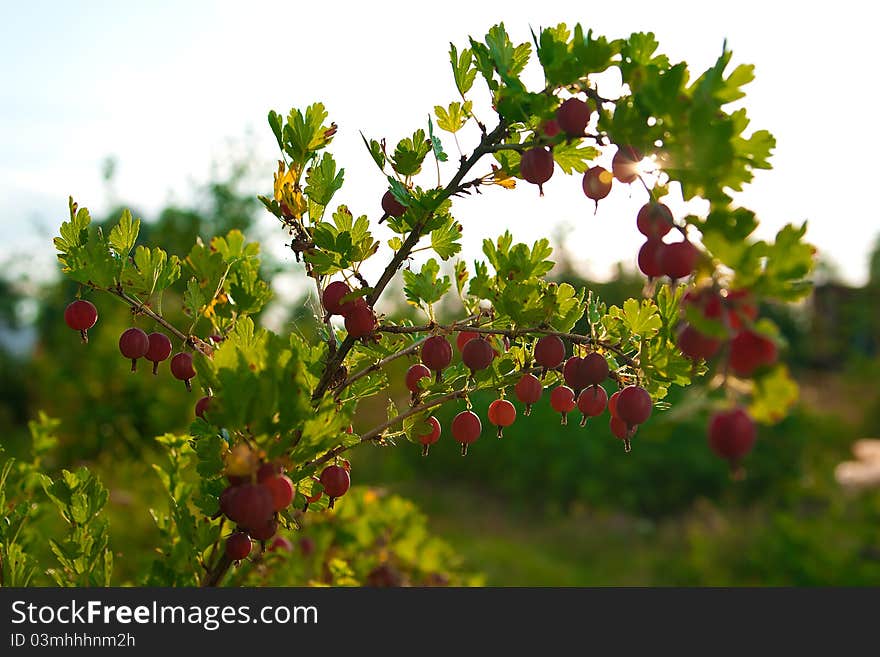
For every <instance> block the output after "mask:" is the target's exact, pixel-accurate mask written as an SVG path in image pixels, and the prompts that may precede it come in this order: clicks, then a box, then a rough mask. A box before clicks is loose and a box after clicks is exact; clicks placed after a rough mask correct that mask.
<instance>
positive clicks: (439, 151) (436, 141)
mask: <svg viewBox="0 0 880 657" xmlns="http://www.w3.org/2000/svg"><path fill="white" fill-rule="evenodd" d="M428 139H430V141H431V148H433V149H434V157H435V158H437V161H438V162H445V161H446V160H448V159H449V156H448V155H447V154H446V151H444V150H443V144H442V143H441V142H440V138H439V137H437V136H436V135H435V134H434V122H433V121H431V117H430V116H428Z"/></svg>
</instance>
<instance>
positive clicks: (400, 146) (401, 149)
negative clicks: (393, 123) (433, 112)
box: [389, 128, 432, 177]
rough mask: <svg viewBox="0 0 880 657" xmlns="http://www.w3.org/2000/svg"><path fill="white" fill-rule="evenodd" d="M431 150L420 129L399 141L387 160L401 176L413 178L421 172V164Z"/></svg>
mask: <svg viewBox="0 0 880 657" xmlns="http://www.w3.org/2000/svg"><path fill="white" fill-rule="evenodd" d="M431 148H432V144H431V141H430V140H429V139H428V138H427V137H426V135H425V131H424V130H422V129H421V128H420V129H418V130H416V131H415V132H414V133H413V135H412V137H407V138H405V139H401V140H400V141H399V142H398V143H397V146H396V147H395V148H394V154H393V155H392V156H391V157H390V158H389V159H390V161H391V165H392V166H393V167H394V170H395V171H397V173H399V174H400V175H401V176H405V177H410V176H415V175H416V174H418V173H419V171H421V170H422V163H423V162H424V161H425V156H427V155H428V153H429V152H431Z"/></svg>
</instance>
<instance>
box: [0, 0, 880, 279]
mask: <svg viewBox="0 0 880 657" xmlns="http://www.w3.org/2000/svg"><path fill="white" fill-rule="evenodd" d="M796 6H797V9H793V8H790V7H793V5H789V4H788V3H769V2H766V1H764V2H752V1H748V0H743V1H739V2H736V3H732V2H731V3H707V2H674V1H666V2H656V1H655V2H642V1H636V0H629V1H627V2H603V3H599V2H583V1H582V2H551V1H543V2H534V1H533V2H519V1H515V0H511V1H508V2H505V3H475V2H457V1H446V2H442V3H431V4H426V3H415V2H372V3H358V4H355V3H351V4H349V3H334V2H321V3H318V2H312V3H301V2H271V3H270V2H247V3H242V2H229V3H227V2H196V1H190V2H161V1H155V2H149V3H121V2H120V3H116V2H89V1H80V2H46V1H29V2H27V3H22V2H11V1H8V0H0V231H2V234H3V236H4V239H2V240H0V265H2V263H4V261H5V262H7V263H8V262H9V261H14V260H15V259H18V260H19V262H20V261H21V258H20V254H22V253H28V254H29V258H28V259H27V260H26V262H28V263H36V264H37V265H38V266H41V265H43V264H44V263H45V264H46V265H51V262H52V260H53V258H54V252H53V250H52V247H51V242H50V241H49V238H50V237H51V236H52V235H53V234H55V231H56V230H57V226H58V225H59V224H60V222H61V221H62V220H63V219H65V218H66V214H67V197H68V195H73V196H74V198H75V199H77V200H78V201H79V202H80V204H82V205H85V206H88V207H90V208H91V209H92V211H93V214H94V215H97V216H100V215H101V214H102V211H105V210H106V209H107V208H108V207H109V205H110V204H111V203H112V201H113V199H112V198H110V197H109V196H108V192H107V186H106V184H105V183H104V181H103V180H102V177H101V163H102V162H103V161H104V159H105V158H107V157H108V156H112V157H114V158H116V160H117V162H118V166H117V173H116V177H115V179H114V193H115V195H116V196H117V197H118V198H119V199H122V200H125V201H126V202H128V203H131V204H133V205H135V206H136V207H137V208H139V209H141V210H142V211H143V212H144V213H147V214H149V213H153V212H155V211H156V210H158V209H159V208H161V207H162V206H163V205H164V204H165V203H166V202H168V201H169V200H178V201H185V200H186V199H187V198H189V196H190V195H191V194H192V190H193V183H194V182H199V181H202V182H204V181H206V180H208V179H209V177H210V175H211V164H212V162H218V161H219V162H221V163H222V161H223V158H226V157H228V156H229V152H230V151H229V148H230V147H229V144H230V140H235V142H236V143H237V144H238V145H239V146H241V145H244V146H245V147H246V148H247V149H248V150H249V151H252V152H253V153H254V154H255V156H256V158H257V161H258V162H260V163H261V167H262V171H263V178H262V181H261V187H260V188H259V189H255V190H254V191H255V192H262V193H271V188H272V187H271V186H272V173H273V170H274V161H275V160H277V159H278V154H277V145H276V143H275V141H274V137H273V136H272V133H271V131H270V130H269V128H268V125H267V123H266V114H267V112H268V110H269V109H275V110H278V111H280V112H282V113H286V112H287V111H288V110H289V109H290V108H291V107H294V106H296V107H303V106H305V105H307V104H308V103H310V102H313V101H316V100H320V101H322V102H324V104H325V105H326V106H327V109H328V110H329V112H330V115H331V119H332V120H334V121H335V122H336V123H337V124H338V125H339V132H338V133H337V137H336V138H335V139H334V142H333V144H332V147H331V150H332V152H333V153H334V156H335V158H336V160H337V162H338V163H339V164H340V165H341V166H343V167H345V169H346V184H345V187H344V188H343V190H342V191H341V192H340V193H339V194H338V195H337V200H338V201H340V202H345V203H347V204H348V205H349V206H350V207H351V209H352V210H353V211H354V212H355V213H356V214H362V213H363V214H368V215H369V216H371V217H373V218H376V219H377V218H378V217H379V216H380V214H381V212H380V210H379V199H380V197H381V195H382V192H383V191H384V189H385V183H384V180H383V178H382V176H381V175H380V174H379V172H378V170H377V169H376V168H375V166H374V165H373V164H372V160H371V159H370V157H369V155H368V154H367V152H366V150H365V149H364V147H363V144H362V142H361V138H360V134H359V131H363V132H364V134H365V135H367V136H368V137H375V138H381V137H386V138H387V139H388V141H389V142H391V143H395V142H396V141H397V140H398V139H400V138H401V137H403V136H408V135H410V134H412V131H413V130H414V129H416V128H418V127H424V126H425V124H426V121H427V115H428V114H429V113H430V112H431V110H432V108H433V106H434V105H436V104H448V103H449V102H450V101H453V100H455V99H456V93H455V88H454V86H453V83H452V78H451V74H450V71H449V65H448V55H447V53H448V48H449V42H450V41H453V42H455V43H457V44H458V45H459V46H460V47H461V46H462V45H463V44H466V41H467V36H468V35H476V36H479V35H483V34H485V32H486V30H487V29H488V28H489V27H490V26H491V25H493V24H494V23H496V22H498V21H500V20H503V21H504V22H505V24H506V26H507V28H508V30H509V31H510V32H511V35H512V37H513V39H514V41H516V42H521V41H525V40H528V39H529V28H530V27H533V28H535V29H537V28H540V27H543V26H548V25H555V24H556V23H558V22H561V21H562V22H566V23H568V24H569V25H573V24H574V23H575V22H581V23H582V24H583V25H584V26H585V27H590V28H593V29H594V31H596V32H597V33H599V34H604V35H606V36H609V37H619V36H626V35H628V34H629V33H631V32H633V31H641V30H644V31H648V30H650V31H653V32H655V34H656V35H657V37H658V40H659V41H660V44H661V47H660V49H661V51H663V52H665V53H666V54H668V55H669V56H670V58H671V59H672V60H673V61H679V60H682V59H683V60H686V61H688V62H689V64H690V66H691V71H692V78H695V77H696V75H698V73H699V72H700V71H702V70H703V69H705V68H706V67H708V66H709V65H711V64H712V63H713V62H714V60H715V58H716V57H717V56H718V54H719V53H720V51H721V47H722V43H723V41H724V40H725V39H727V43H728V47H729V48H730V49H732V51H733V53H734V57H733V65H736V64H738V63H753V64H755V65H756V76H757V77H756V80H755V82H753V83H752V84H751V85H749V86H748V87H747V88H746V91H747V93H748V96H747V99H746V101H745V104H746V107H747V108H748V110H749V115H750V117H751V119H752V124H751V126H750V128H754V129H762V128H763V129H768V130H770V131H771V132H772V133H774V135H775V136H776V138H777V148H776V151H775V155H774V157H773V159H772V163H773V165H774V167H775V168H774V170H772V171H761V172H758V173H757V176H756V179H755V181H754V182H753V183H752V184H751V185H750V186H749V187H748V188H747V189H746V191H744V192H743V193H742V194H740V195H739V196H738V198H737V201H738V202H740V203H742V204H744V205H746V206H747V207H750V208H752V209H753V210H755V211H757V213H758V216H759V218H760V219H761V222H762V223H761V227H760V228H759V231H758V236H759V237H765V238H772V236H773V234H775V232H776V231H777V230H778V229H779V228H781V227H782V226H783V225H784V224H786V223H789V222H795V223H798V224H800V223H801V222H803V221H805V220H807V221H808V226H809V228H808V232H807V237H808V239H810V241H812V242H813V243H814V244H816V245H817V247H818V249H819V253H820V254H821V255H822V256H823V257H824V258H827V259H830V260H831V261H833V262H834V263H835V264H836V266H837V268H838V270H839V272H840V276H841V277H842V278H843V279H844V280H845V281H847V282H849V283H852V284H861V283H863V282H864V281H865V279H866V277H867V259H868V254H869V252H870V250H871V248H872V246H873V243H874V240H875V239H876V238H877V236H878V234H880V211H878V207H880V206H878V204H877V203H876V202H875V200H874V193H875V189H874V187H873V185H874V184H875V181H876V176H877V171H876V164H877V162H878V158H877V156H876V155H875V153H877V152H878V147H880V137H878V134H880V133H878V131H877V130H876V128H875V125H876V113H877V106H878V100H880V92H878V90H877V85H876V69H875V68H874V64H875V46H876V37H875V34H874V23H875V21H873V19H872V17H871V16H870V15H866V12H869V11H870V10H869V9H867V8H866V7H867V5H866V4H865V3H859V2H850V1H841V2H836V3H834V4H833V5H829V4H828V3H821V4H820V3H809V2H802V3H797V5H796ZM533 79H534V78H533ZM479 84H480V83H479V81H478V82H477V84H476V85H475V89H479V86H478V85H479ZM476 96H477V97H478V98H479V96H480V94H479V92H478V93H477V94H476ZM478 107H479V103H478ZM446 137H448V135H447V136H446ZM446 137H444V144H445V148H446V150H447V152H450V153H454V152H455V145H454V143H453V142H452V140H451V139H447V138H446ZM477 137H478V135H475V134H473V133H470V134H469V135H462V142H463V143H462V145H463V146H467V145H468V144H470V145H473V144H475V143H476V140H477ZM453 159H454V158H453ZM485 166H486V167H488V162H487V163H486V165H485ZM443 173H444V179H448V178H449V177H450V176H451V175H452V172H451V170H449V169H448V168H446V169H445V170H444V172H443ZM435 182H436V180H435ZM545 192H546V194H545V196H544V197H539V196H538V193H537V190H536V189H535V188H534V187H532V186H530V185H527V184H525V183H523V184H521V185H520V186H519V187H518V189H517V190H515V191H512V192H507V191H504V190H501V189H497V190H494V189H493V190H489V192H488V193H486V194H484V195H482V196H480V197H475V198H471V199H464V200H461V201H456V203H455V206H454V213H455V215H456V217H457V218H458V219H459V220H460V221H461V223H462V224H463V225H464V252H463V255H464V256H465V257H466V258H467V259H468V260H472V259H473V258H475V257H479V255H480V253H479V252H480V244H481V242H482V239H483V238H485V237H492V236H495V235H497V234H499V233H500V232H501V231H503V230H505V229H509V230H511V232H513V234H514V237H515V238H516V239H517V240H519V241H527V242H530V241H533V240H534V239H537V238H539V237H542V236H547V237H552V236H553V235H555V234H557V233H558V232H559V231H561V230H567V231H569V232H568V233H566V237H565V239H564V243H563V244H562V246H563V248H565V250H566V254H567V257H568V258H569V259H570V260H571V261H572V262H573V263H575V264H576V265H578V266H579V267H581V268H582V269H583V270H584V271H585V272H586V273H588V274H591V275H594V276H599V277H603V276H607V275H608V274H609V272H610V271H612V267H613V265H614V263H616V262H618V261H623V262H625V263H626V264H628V265H630V266H634V263H635V257H636V254H637V252H638V248H639V246H640V244H641V236H640V235H639V233H638V232H637V231H636V229H635V220H634V217H635V213H636V211H637V210H638V207H639V206H640V205H641V204H642V203H643V202H644V201H645V198H644V191H642V192H641V194H642V195H641V196H640V195H639V190H633V191H629V190H627V189H624V188H623V187H620V188H618V189H615V191H614V192H612V195H611V196H610V197H609V198H608V199H607V200H606V201H605V202H603V204H602V206H601V208H600V210H599V212H598V214H597V215H595V216H594V215H593V209H592V206H591V202H590V201H588V200H587V199H586V198H585V197H584V196H583V193H582V191H581V186H580V180H579V179H578V178H575V177H566V176H563V175H561V173H560V172H558V173H557V175H555V176H554V177H553V179H552V180H551V181H550V182H549V183H548V185H546V186H545ZM673 210H674V211H676V212H681V211H683V208H680V207H676V206H673ZM271 220H272V219H271V217H268V215H267V221H271ZM270 225H271V224H270ZM379 235H380V236H381V237H383V238H387V235H386V234H383V233H379ZM283 239H284V234H283V233H281V232H280V231H279V232H278V233H277V244H276V247H280V245H281V244H282V243H283ZM291 264H292V259H291ZM380 266H381V263H379V262H378V261H377V263H376V264H375V265H373V269H378V268H380ZM45 271H51V268H50V267H46V268H45ZM365 271H366V273H367V278H368V279H369V278H370V273H371V272H372V269H371V268H369V267H368V268H367V269H366V270H365Z"/></svg>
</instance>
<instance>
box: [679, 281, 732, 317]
mask: <svg viewBox="0 0 880 657" xmlns="http://www.w3.org/2000/svg"><path fill="white" fill-rule="evenodd" d="M681 308H682V310H684V311H685V316H687V313H688V311H689V310H690V309H692V308H693V309H696V310H697V311H698V312H699V313H700V314H701V315H702V316H703V317H705V318H706V319H717V320H721V319H722V315H723V313H724V305H723V302H722V299H721V295H720V294H718V292H717V291H716V290H714V289H713V288H711V287H700V288H693V289H690V290H688V291H687V292H686V293H685V295H684V297H682V299H681Z"/></svg>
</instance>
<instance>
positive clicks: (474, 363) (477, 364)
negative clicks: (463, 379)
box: [461, 338, 495, 376]
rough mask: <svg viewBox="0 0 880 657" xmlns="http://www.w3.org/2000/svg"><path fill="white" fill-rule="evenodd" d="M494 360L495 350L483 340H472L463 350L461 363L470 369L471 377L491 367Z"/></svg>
mask: <svg viewBox="0 0 880 657" xmlns="http://www.w3.org/2000/svg"><path fill="white" fill-rule="evenodd" d="M494 358H495V350H494V349H492V345H490V344H489V342H488V341H486V340H484V339H483V338H477V339H476V340H471V341H470V342H468V343H467V344H466V345H465V346H464V349H462V350H461V361H462V362H463V363H464V364H465V365H467V367H468V368H469V369H470V371H471V376H473V375H474V374H475V373H476V372H479V371H480V370H484V369H486V368H487V367H489V365H491V364H492V361H493V360H494Z"/></svg>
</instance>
